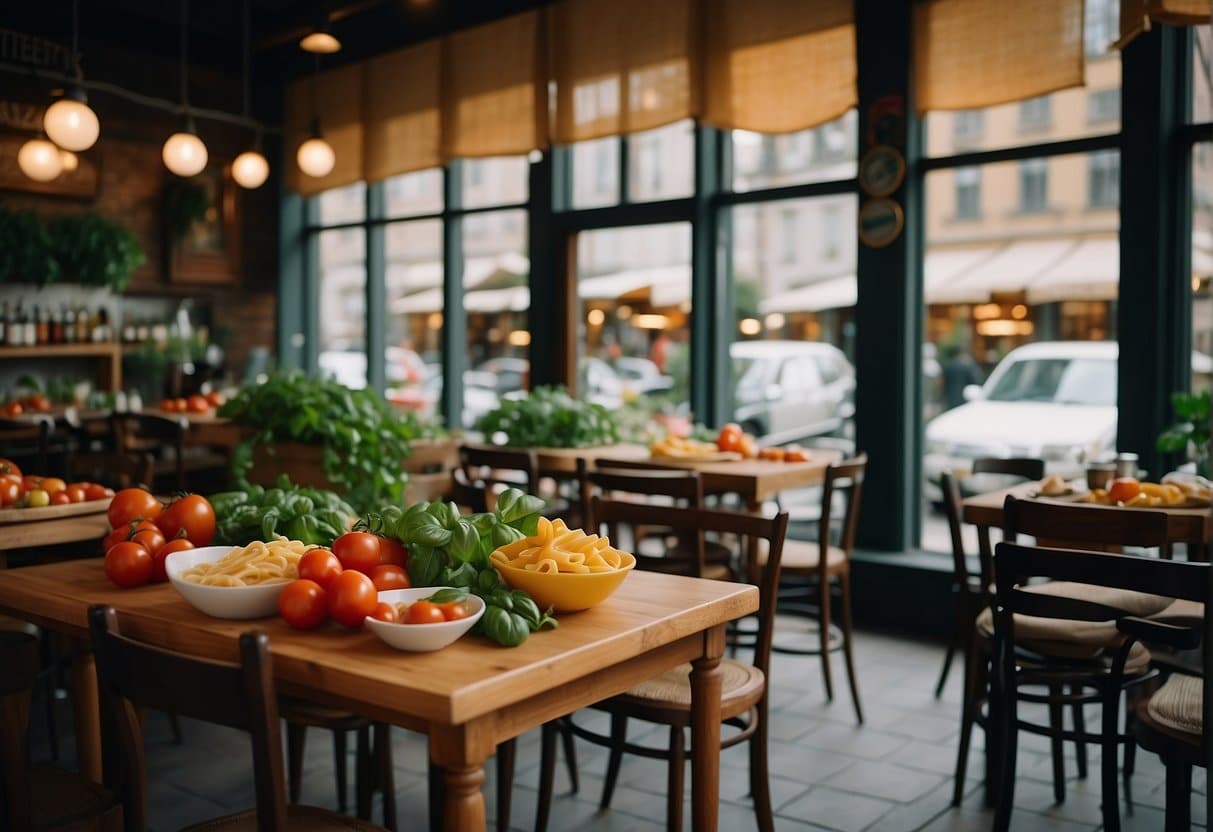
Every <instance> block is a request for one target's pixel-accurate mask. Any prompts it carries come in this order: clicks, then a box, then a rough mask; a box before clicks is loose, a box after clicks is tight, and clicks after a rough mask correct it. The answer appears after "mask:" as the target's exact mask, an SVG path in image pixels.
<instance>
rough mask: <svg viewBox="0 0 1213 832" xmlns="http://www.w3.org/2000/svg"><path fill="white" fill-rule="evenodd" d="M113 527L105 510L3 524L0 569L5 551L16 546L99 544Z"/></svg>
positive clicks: (0, 541)
mask: <svg viewBox="0 0 1213 832" xmlns="http://www.w3.org/2000/svg"><path fill="white" fill-rule="evenodd" d="M109 530H110V524H109V520H107V519H106V516H105V512H104V511H100V512H97V513H96V514H81V515H77V516H75V517H62V518H59V519H56V520H35V521H32V522H29V523H5V524H4V525H0V569H3V568H4V565H5V557H4V553H5V552H7V551H11V550H13V549H32V548H34V547H37V546H58V545H60V544H63V543H90V542H92V543H97V544H100V541H101V538H103V537H105V535H106V534H107V533H108V532H109Z"/></svg>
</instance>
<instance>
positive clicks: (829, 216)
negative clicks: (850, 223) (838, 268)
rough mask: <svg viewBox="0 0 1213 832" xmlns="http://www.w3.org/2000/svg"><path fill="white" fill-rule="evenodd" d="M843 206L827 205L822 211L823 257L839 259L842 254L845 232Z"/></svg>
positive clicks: (825, 258)
mask: <svg viewBox="0 0 1213 832" xmlns="http://www.w3.org/2000/svg"><path fill="white" fill-rule="evenodd" d="M845 233H846V232H845V230H844V226H843V222H842V206H841V205H827V206H825V207H824V208H823V209H822V212H821V259H822V260H837V259H838V258H839V257H840V256H841V255H842V250H843V245H844V241H843V234H845Z"/></svg>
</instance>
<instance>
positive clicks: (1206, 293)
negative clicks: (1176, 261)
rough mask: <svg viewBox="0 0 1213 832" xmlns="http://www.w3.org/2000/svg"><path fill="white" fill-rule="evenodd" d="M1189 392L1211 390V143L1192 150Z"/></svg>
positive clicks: (1197, 145)
mask: <svg viewBox="0 0 1213 832" xmlns="http://www.w3.org/2000/svg"><path fill="white" fill-rule="evenodd" d="M1192 349H1193V350H1194V351H1195V352H1196V353H1198V354H1199V355H1194V356H1193V363H1192V389H1193V390H1208V389H1210V388H1213V142H1201V143H1199V144H1196V145H1194V146H1193V147H1192Z"/></svg>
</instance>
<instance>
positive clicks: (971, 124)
mask: <svg viewBox="0 0 1213 832" xmlns="http://www.w3.org/2000/svg"><path fill="white" fill-rule="evenodd" d="M985 129H986V114H985V111H984V110H957V111H956V112H954V113H953V114H952V140H953V141H954V142H955V143H956V144H957V145H970V144H973V143H974V142H979V141H981V137H982V134H983V133H985Z"/></svg>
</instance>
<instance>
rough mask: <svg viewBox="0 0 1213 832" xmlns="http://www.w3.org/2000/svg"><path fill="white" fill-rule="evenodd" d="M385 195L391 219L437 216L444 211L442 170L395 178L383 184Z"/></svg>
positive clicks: (425, 171) (419, 172) (420, 171)
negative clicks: (422, 215) (423, 215)
mask: <svg viewBox="0 0 1213 832" xmlns="http://www.w3.org/2000/svg"><path fill="white" fill-rule="evenodd" d="M383 194H384V202H385V203H386V206H385V207H386V210H387V215H388V216H389V217H407V216H414V215H417V214H436V213H438V212H439V211H441V210H442V170H441V168H430V169H429V170H419V171H417V172H415V173H404V174H401V175H400V176H393V177H392V178H391V179H388V180H387V181H386V182H384V183H383Z"/></svg>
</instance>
